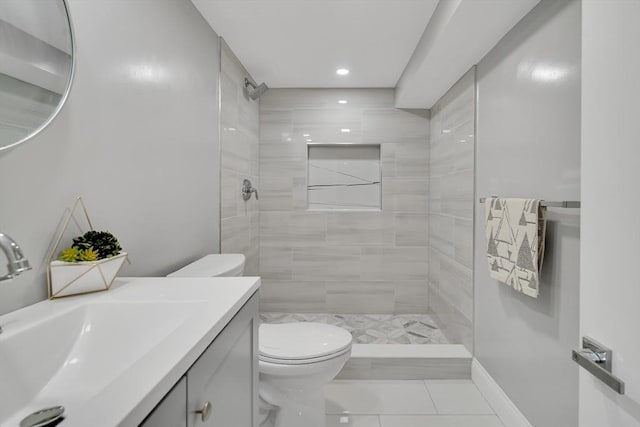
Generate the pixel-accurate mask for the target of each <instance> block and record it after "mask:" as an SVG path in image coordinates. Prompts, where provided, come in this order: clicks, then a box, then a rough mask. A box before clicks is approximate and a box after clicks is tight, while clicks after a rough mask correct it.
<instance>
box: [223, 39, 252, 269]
mask: <svg viewBox="0 0 640 427" xmlns="http://www.w3.org/2000/svg"><path fill="white" fill-rule="evenodd" d="M220 57H221V59H220V61H221V69H220V91H221V92H220V108H221V110H220V126H221V129H220V144H221V145H222V152H221V157H220V158H221V161H220V162H221V163H220V165H221V168H222V170H221V178H222V181H221V182H222V186H221V188H220V191H221V204H222V209H221V216H222V221H221V223H220V227H221V228H220V234H221V236H222V242H221V252H222V253H241V254H244V255H245V257H246V261H245V268H244V274H245V275H247V276H257V275H258V248H259V245H260V235H259V233H260V215H259V214H260V213H259V210H258V206H259V200H256V198H255V197H253V196H252V197H251V199H249V200H247V201H245V200H243V199H242V194H241V192H240V189H241V187H242V181H243V180H244V179H245V178H246V179H249V180H251V183H252V184H253V186H254V187H256V188H258V189H260V180H259V176H258V171H259V164H258V162H259V158H258V152H259V150H258V148H259V147H258V129H259V125H260V123H259V121H258V111H259V107H258V105H259V101H258V100H256V101H253V100H251V99H250V98H249V97H248V96H247V94H246V91H245V88H244V79H245V77H249V78H251V75H250V74H249V73H248V72H247V70H246V69H245V68H244V66H243V65H242V64H241V63H240V61H239V60H238V58H236V56H235V55H234V54H233V52H232V51H231V49H230V48H229V46H228V45H227V44H226V43H225V42H224V41H222V50H221V55H220ZM258 194H260V193H258Z"/></svg>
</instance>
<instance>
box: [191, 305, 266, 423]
mask: <svg viewBox="0 0 640 427" xmlns="http://www.w3.org/2000/svg"><path fill="white" fill-rule="evenodd" d="M257 352H258V299H257V295H254V296H253V297H252V298H251V299H250V300H249V301H248V302H247V303H246V304H245V305H244V307H243V308H242V309H241V310H240V311H239V312H238V314H236V316H235V317H234V318H233V319H232V320H231V322H229V324H228V325H227V326H226V327H225V328H224V330H223V331H222V332H221V333H220V334H219V335H218V337H217V338H216V339H215V341H214V342H213V343H212V344H211V345H210V346H209V348H207V350H205V352H204V353H203V354H202V356H200V358H199V359H198V360H197V361H196V363H194V365H193V366H192V367H191V369H190V370H189V372H188V373H187V384H188V386H187V387H188V393H187V409H188V413H187V420H188V426H189V427H201V426H212V427H256V426H257V412H258V411H257V409H258V357H257V354H258V353H257ZM198 411H200V412H198ZM203 412H204V413H203Z"/></svg>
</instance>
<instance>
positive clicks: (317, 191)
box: [307, 144, 382, 211]
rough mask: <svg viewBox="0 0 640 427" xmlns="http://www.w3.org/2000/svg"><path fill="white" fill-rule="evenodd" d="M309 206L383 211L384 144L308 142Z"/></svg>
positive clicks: (316, 208) (319, 208)
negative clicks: (381, 164) (382, 175)
mask: <svg viewBox="0 0 640 427" xmlns="http://www.w3.org/2000/svg"><path fill="white" fill-rule="evenodd" d="M307 208H308V210H342V211H380V210H381V209H382V184H381V171H380V145H378V144H375V145H371V144H308V145H307Z"/></svg>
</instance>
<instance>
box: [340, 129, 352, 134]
mask: <svg viewBox="0 0 640 427" xmlns="http://www.w3.org/2000/svg"><path fill="white" fill-rule="evenodd" d="M340 132H343V133H349V132H351V129H340Z"/></svg>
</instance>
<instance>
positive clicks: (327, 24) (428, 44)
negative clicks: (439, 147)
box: [191, 0, 540, 108]
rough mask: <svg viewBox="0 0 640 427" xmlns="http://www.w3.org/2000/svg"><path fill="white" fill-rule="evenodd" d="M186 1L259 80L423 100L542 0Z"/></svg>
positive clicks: (437, 93) (428, 101) (400, 103)
mask: <svg viewBox="0 0 640 427" xmlns="http://www.w3.org/2000/svg"><path fill="white" fill-rule="evenodd" d="M191 1H192V2H193V3H194V4H195V6H196V7H197V8H198V10H199V11H200V13H202V15H203V16H204V17H205V19H206V20H207V21H208V22H209V24H210V25H211V27H212V28H213V29H214V30H215V31H216V32H217V33H218V34H219V35H220V36H222V37H224V39H225V40H226V41H227V43H228V44H229V46H230V47H231V49H232V50H233V51H234V53H235V54H236V56H238V58H239V59H240V61H242V63H243V64H244V66H245V67H246V68H247V70H248V71H249V72H250V73H251V75H252V76H253V78H254V79H255V80H256V81H257V82H258V83H260V82H266V83H267V85H269V86H270V87H272V88H326V87H331V88H335V87H338V88H339V87H351V88H357V87H394V88H396V107H399V108H431V107H432V106H433V104H434V103H435V102H436V101H437V100H438V99H439V98H440V97H441V96H442V95H444V94H445V93H446V91H447V90H448V89H449V88H450V87H451V86H452V85H453V84H454V83H455V82H456V81H457V80H458V79H459V78H460V77H462V75H463V74H464V73H465V72H466V71H467V70H469V68H471V67H472V66H473V65H475V64H477V63H478V61H480V59H482V57H484V55H486V54H487V53H488V52H489V51H490V50H491V48H492V47H493V46H495V45H496V43H498V41H499V40H500V39H501V38H502V37H503V36H504V35H505V34H506V33H507V32H508V31H509V30H510V29H511V28H513V26H514V25H515V24H517V23H518V21H519V20H520V19H522V17H523V16H525V15H526V14H527V13H528V12H529V11H530V10H531V9H532V8H533V7H535V5H536V4H537V3H538V2H539V1H540V0H191ZM342 67H344V68H348V69H349V70H350V71H351V73H350V74H349V75H348V76H346V77H341V76H338V75H336V73H335V71H336V69H337V68H342Z"/></svg>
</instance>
